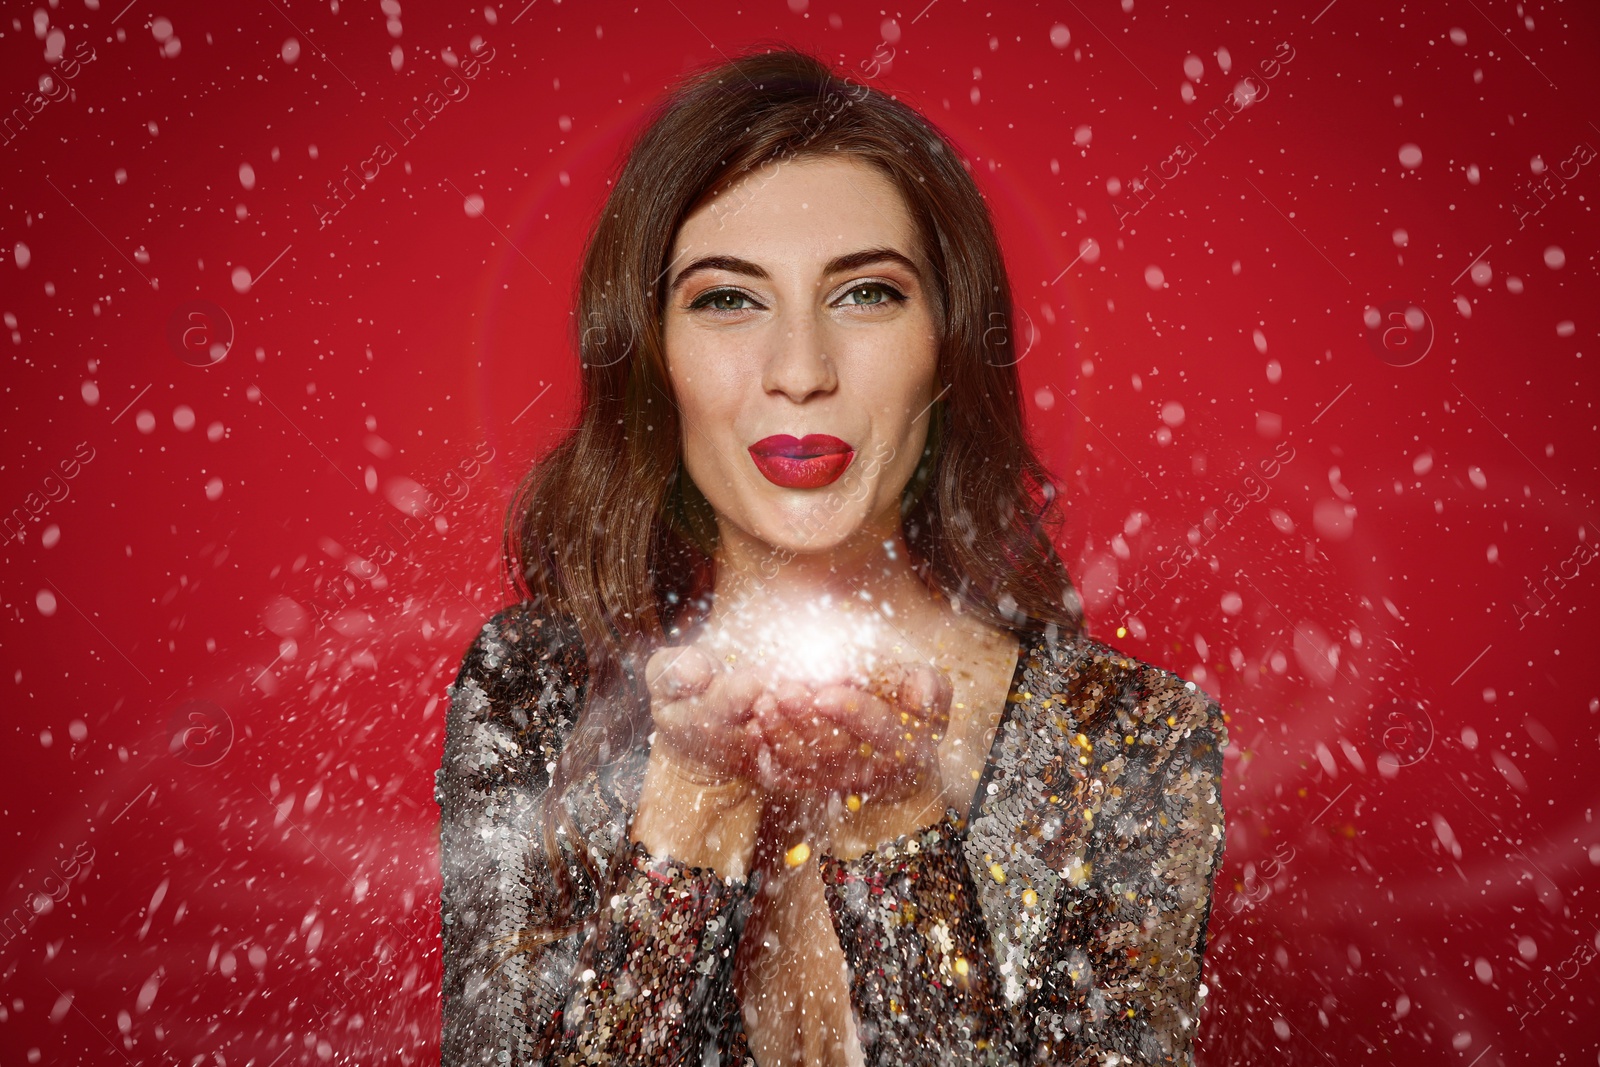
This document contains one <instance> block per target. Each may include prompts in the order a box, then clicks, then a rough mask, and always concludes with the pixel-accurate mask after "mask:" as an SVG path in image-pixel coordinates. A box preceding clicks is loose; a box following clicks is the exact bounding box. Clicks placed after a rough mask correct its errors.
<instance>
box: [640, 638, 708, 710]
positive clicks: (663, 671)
mask: <svg viewBox="0 0 1600 1067" xmlns="http://www.w3.org/2000/svg"><path fill="white" fill-rule="evenodd" d="M715 673H716V664H715V663H713V662H712V660H711V657H710V656H708V655H706V653H705V652H704V651H703V650H701V649H699V648H697V647H695V646H694V645H680V646H675V647H674V646H666V647H663V648H658V649H656V651H655V652H654V653H652V654H651V656H650V659H649V660H648V661H647V662H646V663H645V685H646V688H647V689H648V690H649V691H650V699H651V701H652V703H655V704H668V703H671V702H672V701H674V700H679V699H682V698H683V697H685V696H689V695H691V694H693V693H697V692H700V691H701V690H703V689H704V688H705V687H706V686H707V685H708V684H709V683H710V681H711V679H712V676H713V675H714V674H715Z"/></svg>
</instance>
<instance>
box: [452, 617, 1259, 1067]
mask: <svg viewBox="0 0 1600 1067" xmlns="http://www.w3.org/2000/svg"><path fill="white" fill-rule="evenodd" d="M835 610H837V605H835ZM776 621H777V622H779V623H781V622H782V620H776ZM799 621H800V622H801V623H802V624H808V623H809V621H810V620H808V619H804V618H802V619H800V620H799ZM845 623H846V626H845V627H843V629H844V630H845V631H846V632H845V633H844V634H843V636H842V637H841V636H840V635H839V634H837V633H836V634H834V635H833V637H832V638H828V637H827V635H823V640H819V641H817V642H812V643H811V644H812V648H811V652H814V653H817V656H815V657H813V660H812V662H811V665H812V666H815V665H816V664H817V663H818V662H820V660H821V659H824V658H826V657H823V656H822V655H821V654H822V653H823V652H825V651H826V649H827V647H828V643H829V641H830V640H831V641H832V644H833V645H834V646H838V647H837V648H836V649H835V651H838V652H840V653H841V654H842V659H843V661H847V662H853V663H855V664H858V665H859V664H861V663H864V662H865V661H866V657H865V654H864V653H863V651H862V650H863V649H864V648H865V647H866V645H865V643H864V642H863V641H862V640H861V639H862V636H863V633H864V632H865V631H866V630H867V629H870V626H871V625H872V622H871V619H870V617H868V618H866V619H863V617H862V616H858V615H847V616H846V617H845ZM857 627H859V629H857ZM783 632H784V631H783V628H782V626H781V625H778V626H775V627H774V629H773V630H772V633H774V634H778V635H781V634H782V633H783ZM1045 633H1048V637H1046V636H1045ZM1045 633H1041V632H1031V633H1027V634H1021V635H1019V636H1022V637H1023V642H1024V643H1023V647H1022V649H1021V655H1020V657H1019V659H1018V663H1017V669H1016V671H1015V673H1014V676H1013V678H1012V679H1011V684H1010V686H1009V687H1008V689H1007V694H1008V696H1007V703H1006V704H1005V705H1004V707H1003V708H1001V709H999V710H1000V721H999V723H998V724H997V725H996V726H995V734H994V737H993V741H992V745H991V746H990V747H989V749H988V752H987V755H988V759H987V760H986V762H985V764H984V767H983V770H981V771H972V772H971V777H972V780H973V782H974V784H975V785H976V786H977V787H978V788H976V789H975V796H974V797H973V802H972V804H971V805H970V810H958V809H957V808H954V807H952V808H949V809H947V810H946V812H945V814H944V817H943V818H942V819H940V820H939V821H937V822H935V823H933V824H932V825H930V826H924V827H920V828H918V829H916V830H914V831H913V832H912V833H909V834H906V835H905V836H903V837H900V838H897V839H895V840H892V841H885V842H882V843H880V844H879V845H878V846H877V847H876V848H874V849H872V850H871V851H868V852H866V853H864V854H862V855H860V856H858V857H857V858H855V859H852V860H848V861H841V860H839V859H837V858H834V857H831V856H829V855H828V854H827V853H826V851H825V850H824V849H823V848H822V847H821V846H818V847H817V849H816V851H815V853H813V849H812V845H811V844H810V843H809V842H804V843H801V844H799V845H796V846H795V848H793V849H791V850H789V852H788V854H787V855H786V856H785V862H786V863H788V864H789V865H790V866H791V867H799V866H802V865H804V864H807V863H812V864H814V865H813V866H812V867H810V868H808V872H809V871H815V872H816V873H817V876H818V877H820V879H821V883H822V896H823V901H824V903H825V907H826V912H825V914H824V915H823V916H820V918H821V919H822V925H821V929H823V930H826V929H829V928H830V927H831V929H832V931H833V934H834V935H836V936H837V939H838V947H839V949H840V950H841V952H842V954H843V960H844V963H845V967H844V975H845V977H844V981H845V982H846V983H847V984H848V995H849V1009H850V1011H851V1012H852V1013H853V1016H854V1018H855V1020H856V1025H857V1036H858V1038H859V1039H860V1040H861V1041H862V1051H863V1052H865V1059H866V1062H869V1063H904V1064H916V1063H925V1062H930V1060H932V1059H933V1058H934V1057H936V1058H937V1059H936V1062H939V1063H941V1064H946V1063H948V1064H951V1065H954V1064H965V1063H985V1064H995V1065H1005V1067H1014V1065H1017V1064H1019V1063H1024V1062H1028V1063H1031V1062H1083V1063H1089V1062H1094V1063H1106V1064H1110V1063H1131V1062H1166V1063H1174V1064H1175V1063H1187V1062H1192V1059H1193V1057H1192V1043H1193V1040H1194V1037H1195V1030H1196V1025H1195V1020H1196V1019H1197V1018H1198V1016H1199V1014H1200V1008H1201V1006H1202V999H1203V998H1204V997H1205V995H1206V993H1207V990H1206V989H1205V987H1204V986H1203V985H1202V984H1201V982H1200V981H1199V975H1200V970H1201V963H1202V954H1203V951H1204V947H1205V944H1206V941H1205V930H1206V920H1207V917H1208V916H1209V914H1210V908H1211V898H1212V885H1213V879H1214V876H1215V873H1216V871H1217V870H1218V868H1219V865H1220V861H1221V856H1222V848H1223V843H1224V841H1225V839H1226V833H1225V830H1226V827H1225V825H1224V821H1223V811H1222V805H1221V793H1222V789H1221V784H1222V779H1221V774H1222V765H1223V760H1222V749H1223V748H1224V746H1226V745H1227V743H1228V736H1227V730H1226V726H1225V723H1226V721H1227V720H1226V716H1224V715H1223V713H1222V710H1221V708H1220V706H1219V705H1218V704H1217V702H1216V701H1215V700H1214V699H1213V698H1211V697H1210V696H1209V695H1207V694H1206V693H1205V692H1204V691H1203V690H1200V689H1198V688H1196V687H1194V686H1192V685H1191V684H1187V683H1185V682H1184V680H1183V679H1181V678H1179V677H1178V676H1177V675H1175V674H1172V673H1170V672H1168V671H1164V670H1161V669H1159V668H1156V667H1154V666H1152V665H1149V664H1145V663H1142V662H1140V661H1138V660H1136V659H1133V658H1131V657H1127V656H1123V655H1121V654H1120V653H1117V652H1115V651H1114V650H1113V649H1111V648H1109V647H1108V646H1106V645H1104V644H1101V643H1100V642H1097V641H1095V640H1093V639H1091V638H1089V637H1087V636H1085V635H1083V634H1081V633H1069V634H1066V635H1062V634H1060V633H1059V631H1057V630H1056V629H1055V628H1054V627H1052V628H1050V629H1049V630H1048V631H1046V632H1045ZM758 644H759V643H758ZM880 647H889V643H887V642H886V643H884V644H883V645H881V646H880ZM760 651H761V650H760V648H759V647H757V646H747V647H739V648H719V649H715V650H714V653H715V655H716V656H721V655H722V654H723V653H731V654H733V655H735V656H737V657H738V662H742V663H744V664H745V665H747V666H750V667H754V668H756V669H758V670H761V671H763V672H764V673H768V674H776V673H781V672H779V671H778V670H777V668H778V667H779V666H782V665H783V661H782V659H781V657H780V658H779V659H778V660H776V661H773V660H763V659H762V657H761V655H760V654H759V653H760ZM852 656H854V659H853V660H852V658H851V657H852ZM789 666H792V667H795V668H796V669H799V668H800V667H801V666H802V665H801V663H800V662H799V661H798V660H796V661H795V662H794V663H791V664H789ZM838 666H840V663H839V662H835V667H838ZM807 669H809V668H807ZM586 677H587V675H586V674H585V663H584V658H583V654H582V644H581V640H579V639H578V638H577V629H576V626H575V625H572V626H568V625H567V624H566V623H565V622H564V621H563V622H562V623H560V624H556V620H555V618H554V617H550V616H539V615H537V614H536V613H534V612H533V611H532V609H531V607H530V606H529V605H527V604H522V605H517V606H515V607H512V608H509V609H507V610H506V611H504V612H501V613H500V614H498V615H496V616H495V617H494V618H492V619H491V620H490V621H489V623H488V624H487V625H485V626H484V628H483V630H482V632H481V633H480V634H479V635H478V637H477V639H476V640H475V641H474V643H473V646H472V648H471V649H469V650H468V653H467V655H466V657H465V659H464V662H463V666H462V671H461V674H460V676H459V678H458V681H457V682H456V683H455V684H453V685H452V686H451V687H448V688H447V692H448V693H449V694H450V695H451V704H450V712H449V715H448V717H447V719H446V730H445V748H444V756H443V759H442V761H441V765H440V771H439V774H438V776H437V784H436V789H437V791H436V799H437V800H438V801H439V804H440V808H441V826H440V834H441V845H442V853H443V854H442V857H441V859H442V862H441V873H442V876H443V892H442V895H441V910H442V913H443V914H442V916H441V929H442V931H443V933H442V938H443V950H444V951H443V971H444V973H443V979H444V982H443V1007H444V1012H443V1014H444V1032H443V1042H442V1044H443V1058H444V1061H445V1062H450V1063H456V1062H473V1063H477V1062H495V1061H496V1057H497V1054H498V1053H500V1052H502V1051H504V1050H511V1051H510V1052H509V1053H508V1056H509V1059H508V1058H507V1056H500V1057H499V1062H519V1063H520V1062H543V1063H551V1064H554V1063H561V1064H597V1063H614V1062H628V1063H640V1064H646V1065H648V1064H657V1063H664V1062H678V1061H680V1060H681V1059H682V1058H683V1053H684V1052H685V1051H689V1052H691V1053H692V1056H691V1058H693V1059H695V1060H696V1062H699V1061H700V1060H701V1059H704V1060H706V1061H708V1062H719V1063H723V1064H729V1065H739V1067H748V1064H750V1063H751V1062H752V1061H753V1054H752V1053H751V1051H750V1048H749V1045H748V1043H747V1039H746V1035H745V1033H744V1029H743V1027H744V1020H743V1018H742V1015H741V1010H740V1004H739V1002H738V1000H737V998H736V997H735V996H734V995H733V973H734V961H735V958H736V956H737V950H738V949H739V948H740V946H741V933H742V931H743V930H744V928H745V921H746V919H747V918H748V917H749V916H750V914H751V910H750V909H751V907H752V903H753V902H754V901H755V900H756V899H757V893H758V890H759V887H760V886H761V885H763V884H764V878H763V876H762V875H761V874H759V873H754V874H752V875H751V876H750V877H749V878H743V877H740V878H730V879H727V880H724V879H722V878H720V877H719V876H718V875H717V874H716V872H714V871H712V870H710V869H701V868H695V867H689V866H687V865H685V864H683V863H681V862H679V861H677V860H674V859H670V858H665V857H659V858H652V857H651V856H650V855H649V852H648V850H647V849H646V848H645V847H644V846H643V845H642V844H638V843H630V841H629V836H628V823H629V819H630V818H631V815H632V811H633V808H634V806H635V805H636V804H637V800H638V795H639V789H640V783H641V782H642V779H643V774H644V769H645V766H646V760H647V758H648V754H649V741H648V740H647V738H646V736H644V735H643V734H641V735H637V736H636V742H637V743H636V744H635V745H634V746H633V748H631V749H629V750H628V751H627V752H626V753H625V754H624V755H623V756H621V757H615V756H614V757H613V760H612V764H614V766H611V765H608V767H607V768H606V769H605V770H604V772H603V773H599V772H595V771H592V770H591V771H588V772H585V773H583V774H582V775H581V776H579V777H577V778H575V780H574V781H573V782H572V784H571V786H570V791H569V792H568V794H567V801H568V807H569V809H570V811H571V814H572V830H571V832H569V831H568V830H567V829H566V828H565V827H558V832H557V834H556V843H557V845H558V846H559V849H560V852H561V855H563V856H564V857H565V858H566V859H567V868H568V871H569V873H570V875H571V877H572V879H573V880H574V885H575V887H576V889H577V892H578V895H579V900H580V902H581V905H582V906H581V907H580V915H592V918H591V919H590V921H589V922H588V923H587V924H586V925H585V926H583V927H582V928H581V929H580V930H578V931H577V932H575V933H573V934H571V935H569V936H567V937H564V938H559V939H556V938H546V939H544V940H543V941H539V942H536V943H535V944H534V946H533V949H532V951H531V952H524V953H521V954H518V955H514V956H512V957H509V958H508V959H507V960H506V961H505V963H504V965H503V966H500V967H498V968H493V967H491V963H492V961H493V958H494V954H493V953H491V952H488V951H486V950H487V949H489V948H490V947H491V946H492V945H501V946H503V945H506V944H509V943H510V941H511V940H514V937H515V935H516V933H517V932H518V931H519V930H526V929H528V928H530V927H536V926H538V925H539V924H540V923H542V922H544V921H546V919H547V917H548V916H549V915H550V914H551V908H552V905H553V902H554V901H555V899H556V890H555V872H553V871H552V870H551V869H550V867H549V865H548V864H547V863H546V862H545V853H544V850H543V847H542V843H541V842H540V841H539V840H538V837H537V834H535V836H533V837H532V838H531V839H530V836H529V827H536V826H537V821H536V820H537V818H538V815H539V805H540V804H541V803H542V798H543V791H544V790H545V789H546V788H548V786H549V783H550V780H551V777H552V774H553V771H554V769H555V767H556V764H557V760H558V758H559V756H560V755H561V752H562V746H563V744H564V743H565V741H566V739H567V737H568V736H569V735H570V733H571V731H572V728H573V725H574V723H575V721H576V718H577V715H578V713H579V712H580V711H581V710H582V705H583V694H584V692H585V679H586ZM1034 697H1037V698H1038V699H1034ZM1046 698H1048V699H1046ZM958 706H959V705H958ZM985 721H987V722H992V721H993V719H992V718H986V719H985ZM978 744H979V745H980V746H981V745H982V744H983V742H982V741H979V742H978ZM1096 756H1098V757H1099V758H1095V757H1096ZM1108 756H1109V757H1112V758H1109V759H1108V758H1107V757H1108ZM963 780H965V779H963ZM861 806H862V800H861V797H860V796H859V795H858V794H850V795H848V796H846V797H845V798H844V803H843V808H844V809H845V810H847V811H849V812H852V813H854V812H858V811H859V810H860V808H861ZM1096 811H1100V812H1101V813H1102V815H1103V817H1102V818H1099V819H1096V818H1095V817H1094V813H1095V812H1096ZM580 850H584V851H587V852H589V853H590V854H591V855H592V856H595V857H596V858H597V859H600V860H607V859H608V858H611V857H615V858H616V860H618V861H620V862H615V863H613V864H612V865H611V866H610V869H611V870H613V871H614V872H616V880H615V881H613V882H611V883H610V884H607V885H603V886H601V885H594V884H591V882H590V881H589V877H588V875H587V874H586V873H585V872H584V870H583V868H582V866H581V865H580V864H579V863H578V856H579V855H580ZM619 850H620V853H619ZM607 866H608V864H607V863H606V862H602V863H601V864H600V867H601V869H602V870H605V869H607ZM808 876H809V873H808ZM596 904H601V905H607V906H602V907H601V908H600V909H599V910H598V911H594V908H595V905H596ZM800 947H801V948H808V947H809V946H800ZM580 960H581V961H582V962H580ZM935 1050H936V1051H935ZM1136 1053H1137V1054H1136ZM1146 1053H1148V1054H1146Z"/></svg>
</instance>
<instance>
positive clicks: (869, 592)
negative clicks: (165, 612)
mask: <svg viewBox="0 0 1600 1067" xmlns="http://www.w3.org/2000/svg"><path fill="white" fill-rule="evenodd" d="M715 562H716V582H715V587H714V593H715V595H714V598H713V602H712V608H711V612H710V614H709V616H708V617H707V619H706V622H705V625H706V627H707V628H708V629H710V630H714V631H726V630H733V631H737V630H740V629H744V628H746V627H756V626H761V625H764V624H770V623H771V622H772V619H773V613H774V612H783V611H785V610H793V609H794V608H795V607H796V606H799V605H807V604H823V603H826V604H830V605H834V606H837V607H839V608H841V609H844V610H852V611H856V610H859V611H870V612H874V613H876V614H878V615H879V616H880V617H881V618H882V619H883V620H884V621H885V623H886V624H887V625H891V626H894V627H896V628H898V629H901V630H903V631H905V632H906V633H911V632H914V631H920V630H922V629H924V628H925V626H926V624H927V623H928V622H929V620H930V618H931V617H932V616H933V615H935V614H936V613H940V612H941V609H942V608H943V607H944V605H943V604H942V603H941V600H942V598H941V597H940V596H939V594H937V593H934V592H932V591H931V590H929V589H928V587H927V586H926V585H925V584H924V583H923V581H922V579H921V578H919V577H918V576H917V574H916V572H915V571H914V570H913V568H912V560H911V555H910V552H909V551H908V550H907V548H906V542H905V535H904V534H903V533H902V531H901V530H900V526H899V522H898V521H895V522H894V523H893V524H892V525H889V524H877V525H875V526H868V527H863V528H862V529H861V530H858V531H857V532H856V533H855V534H853V535H852V536H851V537H850V538H848V539H847V540H845V541H843V542H841V543H840V544H838V545H835V546H833V547H831V548H828V549H824V550H819V551H815V552H802V551H795V550H790V549H779V548H774V547H773V546H771V545H769V544H767V543H766V542H764V541H761V540H759V539H757V538H753V537H750V536H748V535H746V534H744V533H743V532H742V531H738V530H733V529H728V528H726V527H725V528H724V529H723V530H722V531H721V537H720V543H719V544H718V547H717V551H716V556H715Z"/></svg>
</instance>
